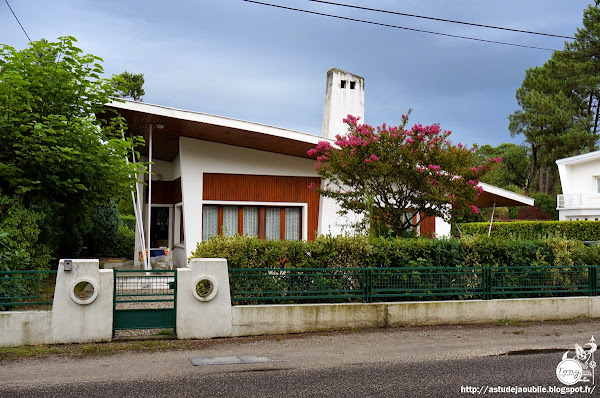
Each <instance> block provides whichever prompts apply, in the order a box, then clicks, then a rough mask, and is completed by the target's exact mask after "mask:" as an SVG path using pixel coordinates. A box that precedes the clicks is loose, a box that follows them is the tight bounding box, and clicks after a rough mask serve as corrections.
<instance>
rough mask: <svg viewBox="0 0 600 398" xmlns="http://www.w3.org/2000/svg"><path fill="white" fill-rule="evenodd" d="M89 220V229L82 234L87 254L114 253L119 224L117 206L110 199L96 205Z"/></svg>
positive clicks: (102, 254)
mask: <svg viewBox="0 0 600 398" xmlns="http://www.w3.org/2000/svg"><path fill="white" fill-rule="evenodd" d="M91 221H92V225H91V229H90V231H89V232H88V233H87V234H86V235H85V236H84V246H85V247H87V254H88V255H98V256H110V255H112V254H114V253H113V252H114V251H115V245H116V244H117V239H116V236H117V231H118V229H119V226H120V225H121V220H120V218H119V212H118V211H117V206H116V205H115V204H114V202H113V201H112V200H110V201H108V202H106V203H103V204H100V205H98V206H96V207H95V208H94V210H93V211H92V214H91ZM132 253H133V251H132Z"/></svg>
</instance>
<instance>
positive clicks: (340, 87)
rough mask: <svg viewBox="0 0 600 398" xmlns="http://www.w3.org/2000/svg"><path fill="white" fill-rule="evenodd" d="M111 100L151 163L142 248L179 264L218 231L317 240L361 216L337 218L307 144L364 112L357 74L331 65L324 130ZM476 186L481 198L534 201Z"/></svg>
mask: <svg viewBox="0 0 600 398" xmlns="http://www.w3.org/2000/svg"><path fill="white" fill-rule="evenodd" d="M108 107H109V108H112V109H113V110H116V111H117V112H118V113H119V114H120V115H121V116H123V117H124V118H125V119H126V121H127V125H128V132H130V133H131V134H133V135H141V136H144V138H145V140H146V144H145V146H144V147H143V148H141V150H140V153H141V155H142V156H143V158H144V160H150V161H151V162H152V165H151V167H152V170H151V172H152V179H151V181H146V182H147V185H146V186H142V185H141V184H140V187H138V189H139V195H138V196H139V198H140V199H141V200H140V208H141V213H142V214H141V217H138V219H141V220H142V223H143V228H142V225H140V224H139V223H138V224H137V228H136V229H137V231H136V253H139V252H141V248H142V247H151V248H159V247H164V248H168V249H169V250H170V251H171V253H172V258H173V264H174V265H175V266H176V267H182V266H185V265H186V263H187V258H189V257H190V256H191V254H192V252H193V251H194V250H195V249H196V245H197V243H198V242H201V241H203V240H205V239H208V238H209V237H211V236H214V235H221V234H223V235H233V234H235V233H239V234H240V235H242V234H248V235H253V236H259V237H261V238H263V239H276V240H279V239H281V240H284V239H285V240H313V239H315V238H316V237H317V236H318V235H321V234H333V235H338V234H341V233H344V232H345V231H348V228H350V226H351V225H353V224H354V223H355V222H356V221H358V220H357V218H356V216H352V215H350V216H344V217H339V216H338V214H337V212H338V210H339V206H338V205H337V203H335V201H333V200H332V199H328V198H322V197H320V196H319V194H318V193H316V192H315V191H313V190H311V189H309V188H308V185H310V184H317V185H319V184H321V183H322V182H321V180H320V178H319V176H318V174H317V173H316V171H315V170H314V163H315V161H314V160H313V159H311V158H310V157H309V156H308V155H307V151H308V150H309V149H313V148H315V147H316V145H317V144H318V142H319V141H323V140H327V141H329V142H331V143H332V144H333V143H334V142H335V138H334V137H335V135H336V134H343V133H344V132H345V131H346V126H345V125H344V124H343V122H342V120H343V119H344V118H345V117H346V116H347V115H348V114H352V115H354V116H361V118H364V80H363V78H361V77H359V76H356V75H353V74H350V73H347V72H344V71H341V70H339V69H332V70H330V71H329V72H328V73H327V86H326V98H325V106H324V112H323V113H324V115H323V136H322V137H317V136H314V135H311V134H306V133H302V132H297V131H291V130H287V129H283V128H278V127H272V126H266V125H262V124H258V123H253V122H246V121H241V120H235V119H231V118H226V117H221V116H214V115H208V114H204V113H198V112H190V111H184V110H179V109H173V108H167V107H164V106H159V105H151V104H146V103H141V102H133V101H124V102H113V103H111V104H109V105H108ZM482 186H483V188H484V192H483V194H482V195H481V196H480V198H479V200H478V202H477V203H475V205H477V206H479V207H486V206H490V207H491V206H493V205H494V204H495V205H496V206H508V205H511V206H514V205H517V206H518V205H530V204H533V201H532V200H531V199H529V198H525V197H523V196H521V195H516V194H513V193H511V192H508V191H504V190H501V189H499V188H496V187H492V186H489V185H485V184H482ZM530 201H531V203H529V202H530ZM148 203H150V207H148ZM148 220H150V223H149V224H150V229H149V231H148ZM142 231H144V232H142ZM419 232H420V233H421V234H425V233H426V234H435V235H438V236H440V235H441V236H443V235H448V234H449V233H450V226H449V224H448V223H446V222H444V221H443V220H441V219H434V218H432V217H429V218H425V219H424V220H423V221H422V222H421V224H420V226H419ZM137 261H139V260H137Z"/></svg>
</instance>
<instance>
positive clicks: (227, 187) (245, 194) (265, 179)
mask: <svg viewBox="0 0 600 398" xmlns="http://www.w3.org/2000/svg"><path fill="white" fill-rule="evenodd" d="M320 181H321V179H320V178H319V177H285V176H258V175H246V174H204V181H203V182H204V185H203V194H202V198H203V199H204V200H216V201H247V202H275V203H277V202H290V203H306V204H307V205H308V231H307V235H308V239H309V240H314V239H315V238H316V232H317V228H318V223H319V194H318V193H316V192H315V191H313V190H312V189H308V186H309V185H310V184H316V185H317V186H319V184H320ZM261 236H262V235H261Z"/></svg>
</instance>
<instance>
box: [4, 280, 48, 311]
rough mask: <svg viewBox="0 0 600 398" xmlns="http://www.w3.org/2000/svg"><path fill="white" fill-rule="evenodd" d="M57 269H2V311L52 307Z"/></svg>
mask: <svg viewBox="0 0 600 398" xmlns="http://www.w3.org/2000/svg"><path fill="white" fill-rule="evenodd" d="M55 283H56V270H53V271H50V270H44V271H40V270H36V271H0V311H9V310H11V309H18V310H29V309H35V310H40V309H46V310H50V309H52V299H53V295H54V286H55Z"/></svg>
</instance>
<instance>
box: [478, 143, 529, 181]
mask: <svg viewBox="0 0 600 398" xmlns="http://www.w3.org/2000/svg"><path fill="white" fill-rule="evenodd" d="M477 155H479V157H480V158H481V161H483V160H485V159H487V158H497V157H500V158H502V163H500V164H499V165H498V166H496V167H494V168H493V170H491V171H490V172H489V173H487V174H486V175H485V176H483V177H482V178H481V181H483V182H485V183H488V184H491V185H495V186H497V187H500V188H504V189H509V190H511V191H513V190H514V188H513V189H510V187H517V189H522V190H524V189H525V185H526V181H527V169H528V166H529V161H530V159H529V158H530V154H529V149H528V148H527V147H526V146H525V145H516V144H512V143H504V144H500V145H498V146H497V147H492V146H491V145H482V146H481V147H478V148H477Z"/></svg>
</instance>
